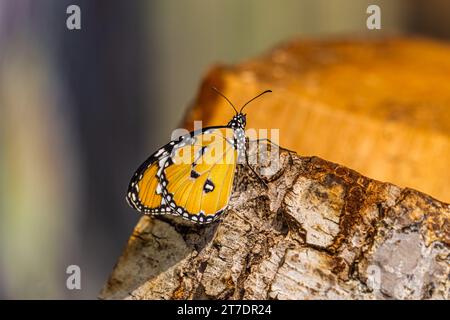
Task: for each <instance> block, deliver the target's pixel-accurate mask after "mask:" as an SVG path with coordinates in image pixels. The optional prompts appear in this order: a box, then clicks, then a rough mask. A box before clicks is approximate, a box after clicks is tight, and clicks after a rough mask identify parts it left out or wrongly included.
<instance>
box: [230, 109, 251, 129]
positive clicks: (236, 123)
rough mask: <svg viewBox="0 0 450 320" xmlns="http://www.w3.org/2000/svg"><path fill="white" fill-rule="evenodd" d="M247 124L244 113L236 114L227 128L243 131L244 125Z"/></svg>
mask: <svg viewBox="0 0 450 320" xmlns="http://www.w3.org/2000/svg"><path fill="white" fill-rule="evenodd" d="M246 124H247V118H246V114H245V113H238V114H236V115H235V116H234V117H233V119H231V120H230V122H228V125H227V126H228V127H230V128H233V129H245V125H246Z"/></svg>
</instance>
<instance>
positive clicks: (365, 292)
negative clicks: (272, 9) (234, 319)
mask: <svg viewBox="0 0 450 320" xmlns="http://www.w3.org/2000/svg"><path fill="white" fill-rule="evenodd" d="M449 53H450V47H449V46H448V45H445V44H441V43H439V42H435V41H429V40H424V39H418V40H417V39H416V40H413V39H388V40H374V41H341V42H339V41H328V42H327V41H293V42H292V43H288V44H286V45H284V46H282V47H280V48H278V49H276V50H274V51H272V52H271V53H270V54H268V55H264V56H262V57H259V58H255V59H252V60H250V61H247V62H244V63H242V64H239V65H237V66H232V67H216V68H213V69H212V70H211V72H209V74H208V75H207V76H206V78H205V80H204V81H203V83H202V86H201V88H200V92H199V94H198V96H197V99H196V100H195V102H194V104H193V107H192V108H191V109H190V110H189V112H188V114H187V116H186V118H185V122H184V127H187V128H189V129H192V123H193V120H200V119H201V120H203V126H204V127H205V126H209V125H219V124H225V123H227V121H228V120H229V118H230V114H231V112H230V110H231V109H230V107H229V106H226V105H225V102H224V101H223V99H221V98H220V97H219V96H218V95H217V94H215V93H214V92H212V91H211V86H216V87H218V88H219V89H221V90H222V91H223V92H224V93H225V94H226V95H227V96H228V97H229V98H230V99H231V100H232V101H233V102H234V103H235V104H236V105H242V103H243V102H245V101H247V100H248V99H249V98H251V97H253V96H254V95H255V94H256V93H259V92H261V91H262V90H264V89H273V91H274V93H273V94H271V95H267V96H264V98H261V100H258V101H257V102H254V104H257V105H256V106H251V107H249V108H251V109H247V110H246V112H248V117H247V121H248V126H249V127H252V128H268V127H269V128H270V127H271V128H280V140H281V143H282V144H283V145H285V146H287V147H288V148H291V149H294V150H296V152H298V153H301V154H314V155H321V156H323V157H325V158H327V159H330V160H333V161H337V162H339V163H342V164H343V165H340V164H335V163H332V162H329V161H325V160H323V159H321V158H319V157H306V156H300V155H298V154H297V153H296V152H293V151H288V150H285V149H281V150H280V153H279V155H278V156H277V155H276V152H272V151H275V150H276V149H275V148H274V146H273V145H270V146H271V148H270V152H263V151H262V150H256V149H254V148H256V147H258V146H256V145H254V144H250V146H249V147H250V149H249V155H252V154H256V153H259V151H261V156H262V157H261V159H262V160H264V159H265V160H267V161H262V162H261V161H259V163H258V165H262V166H269V165H271V164H273V163H276V164H278V166H277V170H275V171H272V172H271V173H270V174H268V175H267V176H264V179H265V180H266V183H267V188H266V186H265V185H264V184H262V183H261V182H260V181H259V180H258V179H256V177H255V174H254V173H253V172H252V170H250V169H249V167H247V166H239V172H238V173H237V175H236V178H235V180H236V181H235V186H234V191H233V193H232V196H231V199H230V203H229V207H228V209H227V210H226V212H225V213H224V214H223V216H222V217H221V219H220V220H219V221H217V222H214V223H213V224H210V225H195V224H193V223H191V222H187V221H185V220H182V219H179V218H176V217H173V216H155V217H147V216H144V217H142V219H141V220H140V222H139V223H138V225H137V226H136V228H135V230H134V232H133V234H132V236H131V238H130V240H129V242H128V244H127V247H126V249H125V251H124V253H123V255H122V256H121V257H120V258H119V261H118V263H117V265H116V266H115V268H114V270H113V272H112V274H111V276H110V278H109V280H108V282H107V284H106V285H105V287H104V288H103V290H102V292H101V295H100V297H101V298H102V299H124V298H126V299H335V298H336V299H392V298H393V299H448V298H449V290H450V280H449V279H450V278H449V275H450V263H449V253H450V252H449V249H450V206H449V205H448V204H446V203H443V202H440V201H438V200H436V199H434V198H432V197H430V196H428V195H426V194H424V193H421V192H418V191H415V190H413V189H409V188H401V187H398V186H396V185H393V184H390V183H383V182H379V181H377V180H373V179H370V178H367V177H365V176H364V175H361V174H359V173H358V172H356V171H353V170H351V169H349V168H347V167H346V166H345V165H346V164H347V165H350V166H351V167H352V168H357V169H358V170H361V171H363V172H366V173H374V176H375V177H378V178H380V177H381V178H382V179H383V180H385V178H386V180H387V181H394V182H395V181H398V182H399V183H401V184H402V185H415V186H418V187H419V186H420V187H421V188H422V187H423V190H426V191H430V192H431V191H432V193H433V194H439V195H440V196H443V197H444V198H445V197H448V195H449V194H450V193H449V192H448V190H450V188H449V187H448V179H447V177H449V171H448V156H449V151H448V150H449V148H447V146H450V139H449V132H450V131H449V128H450V126H449V124H450V122H449V121H448V101H449V100H448V99H449V98H450V95H449V90H448V81H444V80H445V79H447V80H448V79H449V76H448V72H447V71H446V70H447V69H448V67H450V64H449V62H448V54H449ZM379 57H382V59H378V58H379ZM423 57H427V59H424V58H423ZM425 60H426V61H425ZM375 62H376V63H375ZM436 79H441V80H442V81H436ZM430 83H433V85H432V86H430ZM263 100H264V101H263ZM258 104H259V105H258ZM426 105H432V106H433V107H432V108H427V109H426V110H425V111H424V106H426ZM256 151H258V152H256ZM269 160H270V161H269ZM430 163H433V165H432V166H430V165H429V164H430ZM258 165H255V168H254V169H255V170H257V171H258V172H260V171H259V170H260V169H261V168H260V167H258ZM391 178H392V180H391ZM421 190H422V189H421ZM444 200H445V199H444Z"/></svg>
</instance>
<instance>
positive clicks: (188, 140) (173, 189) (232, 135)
mask: <svg viewBox="0 0 450 320" xmlns="http://www.w3.org/2000/svg"><path fill="white" fill-rule="evenodd" d="M213 89H214V90H215V91H216V92H217V93H218V94H220V95H221V96H222V97H223V98H224V99H225V100H227V101H228V103H229V104H230V105H231V106H232V107H233V109H234V111H235V112H236V114H235V115H234V116H233V118H232V119H231V120H230V121H229V122H228V124H227V125H226V126H216V127H208V128H203V129H202V130H197V131H193V132H191V133H189V134H186V135H184V136H181V137H180V138H178V139H177V140H174V141H171V142H169V143H168V144H166V145H165V146H164V147H162V148H160V149H159V150H157V151H156V152H155V153H154V154H152V155H151V156H150V157H149V158H148V159H147V160H146V161H145V162H144V163H143V164H142V165H141V166H140V167H139V168H138V169H137V170H136V172H135V173H134V175H133V177H132V179H131V181H130V184H129V186H128V192H127V196H126V199H127V201H128V203H129V204H130V206H131V207H133V208H134V209H136V210H138V211H140V212H142V213H145V214H153V215H158V214H173V215H179V216H181V217H183V218H185V219H189V220H191V221H194V222H196V223H201V224H203V223H210V222H212V221H214V220H216V219H217V218H218V217H219V216H220V214H221V213H223V212H224V210H225V209H226V207H227V205H228V202H229V199H230V195H231V191H232V187H233V181H234V175H235V172H236V165H237V163H238V162H239V163H242V162H241V161H242V159H243V158H245V152H246V149H245V148H246V147H245V146H246V137H245V125H246V114H243V113H242V110H243V109H244V107H245V106H246V105H247V104H249V103H250V102H251V101H253V100H255V99H256V98H258V97H260V96H261V95H263V94H265V93H268V92H272V91H271V90H266V91H264V92H262V93H260V94H259V95H257V96H256V97H254V98H253V99H251V100H249V101H248V102H247V103H245V104H244V105H243V106H242V108H241V109H240V110H239V112H238V111H237V109H236V108H235V107H234V105H233V104H232V103H231V102H230V100H228V98H227V97H225V96H224V95H223V94H222V93H220V92H219V91H218V90H217V89H215V88H213Z"/></svg>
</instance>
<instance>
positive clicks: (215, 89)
mask: <svg viewBox="0 0 450 320" xmlns="http://www.w3.org/2000/svg"><path fill="white" fill-rule="evenodd" d="M211 89H213V90H214V91H215V92H217V93H218V94H219V95H221V96H222V98H224V99H225V100H227V101H228V103H229V104H230V106H232V107H233V109H234V111H236V114H238V111H237V109H236V108H235V106H234V104H233V103H231V101H230V100H229V99H228V98H227V97H225V95H224V94H223V93H222V92H220V91H219V90H217V88H216V87H212V88H211Z"/></svg>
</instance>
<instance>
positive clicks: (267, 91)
mask: <svg viewBox="0 0 450 320" xmlns="http://www.w3.org/2000/svg"><path fill="white" fill-rule="evenodd" d="M269 92H272V90H266V91H264V92H261V93H260V94H258V95H257V96H256V97H254V98H252V99H250V100H249V101H247V103H245V104H244V105H243V106H242V108H241V110H240V111H239V112H242V110H244V108H245V106H246V105H248V104H249V103H250V102H252V101H253V100H255V99H257V98H259V97H261V96H262V95H263V94H266V93H269Z"/></svg>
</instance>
